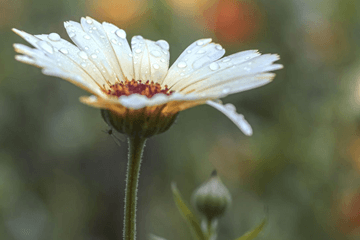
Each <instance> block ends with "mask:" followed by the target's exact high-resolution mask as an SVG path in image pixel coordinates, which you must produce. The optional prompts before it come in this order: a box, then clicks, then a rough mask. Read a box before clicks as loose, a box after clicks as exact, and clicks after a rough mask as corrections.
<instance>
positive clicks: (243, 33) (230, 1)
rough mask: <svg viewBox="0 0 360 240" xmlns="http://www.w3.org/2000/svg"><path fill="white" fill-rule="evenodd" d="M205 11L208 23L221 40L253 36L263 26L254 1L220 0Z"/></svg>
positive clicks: (226, 40) (242, 38)
mask: <svg viewBox="0 0 360 240" xmlns="http://www.w3.org/2000/svg"><path fill="white" fill-rule="evenodd" d="M213 8H215V10H214V9H209V10H208V11H207V13H206V18H207V22H208V25H209V27H210V28H211V29H213V30H214V32H215V34H216V36H217V37H218V38H219V40H221V41H222V42H228V43H232V42H239V41H240V42H244V41H248V40H251V39H253V38H255V36H256V35H257V33H258V32H259V31H260V29H261V27H262V26H263V14H262V12H261V11H260V8H259V6H258V5H256V3H254V2H250V1H249V2H248V1H235V0H221V1H219V3H218V4H217V5H216V6H213Z"/></svg>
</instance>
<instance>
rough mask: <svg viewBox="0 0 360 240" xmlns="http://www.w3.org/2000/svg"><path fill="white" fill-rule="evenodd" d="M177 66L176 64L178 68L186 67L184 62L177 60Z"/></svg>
mask: <svg viewBox="0 0 360 240" xmlns="http://www.w3.org/2000/svg"><path fill="white" fill-rule="evenodd" d="M177 66H178V68H184V67H186V66H187V65H186V63H185V62H179V63H178V65H177Z"/></svg>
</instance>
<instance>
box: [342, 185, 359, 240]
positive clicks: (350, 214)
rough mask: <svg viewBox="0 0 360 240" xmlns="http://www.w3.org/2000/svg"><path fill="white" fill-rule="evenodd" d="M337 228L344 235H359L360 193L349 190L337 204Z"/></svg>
mask: <svg viewBox="0 0 360 240" xmlns="http://www.w3.org/2000/svg"><path fill="white" fill-rule="evenodd" d="M339 210H340V213H339V218H338V220H337V227H338V228H339V230H340V231H341V232H343V233H345V234H351V235H359V234H360V192H359V191H358V190H355V191H354V190H351V191H349V192H347V193H346V195H345V196H344V197H343V198H342V199H341V201H340V204H339Z"/></svg>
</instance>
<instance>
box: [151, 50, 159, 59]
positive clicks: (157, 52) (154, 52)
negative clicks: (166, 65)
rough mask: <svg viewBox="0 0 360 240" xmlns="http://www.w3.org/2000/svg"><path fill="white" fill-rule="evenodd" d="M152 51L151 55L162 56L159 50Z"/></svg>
mask: <svg viewBox="0 0 360 240" xmlns="http://www.w3.org/2000/svg"><path fill="white" fill-rule="evenodd" d="M150 53H151V55H153V56H154V57H160V56H161V53H160V52H159V51H156V50H154V51H151V52H150Z"/></svg>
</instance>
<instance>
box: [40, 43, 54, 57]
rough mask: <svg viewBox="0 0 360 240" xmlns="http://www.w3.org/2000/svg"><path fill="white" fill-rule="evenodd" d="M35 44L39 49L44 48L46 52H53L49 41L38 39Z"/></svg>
mask: <svg viewBox="0 0 360 240" xmlns="http://www.w3.org/2000/svg"><path fill="white" fill-rule="evenodd" d="M37 44H38V45H39V47H40V48H41V49H43V50H45V51H46V52H48V53H50V54H53V53H54V49H53V47H52V46H51V45H50V44H49V43H47V42H45V41H39V42H37Z"/></svg>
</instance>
